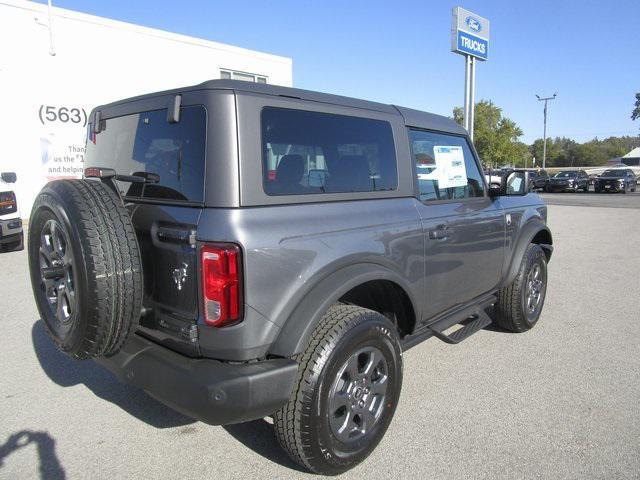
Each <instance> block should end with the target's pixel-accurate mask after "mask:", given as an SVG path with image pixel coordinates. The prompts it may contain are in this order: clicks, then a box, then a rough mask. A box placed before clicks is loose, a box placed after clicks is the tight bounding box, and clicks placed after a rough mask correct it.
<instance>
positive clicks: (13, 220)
mask: <svg viewBox="0 0 640 480" xmlns="http://www.w3.org/2000/svg"><path fill="white" fill-rule="evenodd" d="M14 183H16V174H15V173H12V172H3V173H2V174H0V253H4V252H14V251H17V250H22V249H23V248H24V232H23V231H22V219H21V218H20V210H19V209H18V201H17V199H16V194H15V192H14V189H13V184H14Z"/></svg>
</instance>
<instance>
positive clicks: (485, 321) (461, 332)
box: [428, 310, 491, 344]
mask: <svg viewBox="0 0 640 480" xmlns="http://www.w3.org/2000/svg"><path fill="white" fill-rule="evenodd" d="M471 318H472V320H471V321H469V322H467V323H466V324H465V325H464V326H463V327H461V328H459V329H457V330H456V331H455V332H453V333H451V334H449V335H445V334H444V333H442V332H440V331H438V330H435V329H434V327H428V329H429V330H431V333H432V334H433V335H434V336H436V337H438V338H439V339H440V340H442V341H443V342H446V343H451V344H456V343H460V342H461V341H463V340H464V339H465V338H468V337H470V336H471V335H473V334H474V333H476V332H478V331H479V330H481V329H483V328H484V327H486V326H487V325H489V324H491V319H490V318H489V315H487V314H486V313H485V312H484V310H480V311H479V312H478V313H476V314H475V315H474V316H473V317H471Z"/></svg>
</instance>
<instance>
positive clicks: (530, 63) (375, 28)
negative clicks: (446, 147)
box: [43, 0, 640, 142]
mask: <svg viewBox="0 0 640 480" xmlns="http://www.w3.org/2000/svg"><path fill="white" fill-rule="evenodd" d="M43 3H46V2H43ZM53 3H54V5H55V6H59V7H63V8H68V9H71V10H78V11H81V12H85V13H90V14H94V15H99V16H103V17H108V18H112V19H116V20H122V21H126V22H131V23H136V24H140V25H144V26H148V27H153V28H159V29H163V30H168V31H172V32H177V33H182V34H186V35H192V36H196V37H201V38H205V39H209V40H214V41H218V42H223V43H229V44H232V45H237V46H241V47H245V48H250V49H255V50H261V51H265V52H269V53H275V54H279V55H285V56H288V57H291V58H293V83H294V86H296V87H299V88H305V89H310V90H319V91H324V92H330V93H337V94H341V95H348V96H354V97H359V98H365V99H368V100H376V101H380V102H384V103H395V104H398V105H403V106H407V107H413V108H417V109H420V110H427V111H431V112H435V113H440V114H444V115H451V110H452V108H453V107H454V106H456V105H461V104H462V101H463V82H464V61H463V57H461V56H459V55H455V54H453V53H451V52H450V39H449V35H450V33H449V32H450V25H451V8H452V7H453V6H456V5H460V6H462V7H465V8H467V9H468V10H472V11H474V12H476V13H477V14H479V15H482V16H484V17H486V18H488V19H489V20H490V21H491V37H492V38H491V46H490V57H489V61H488V62H486V63H480V64H479V65H478V67H477V90H476V99H490V100H493V101H494V102H495V103H496V104H497V105H498V106H500V107H502V109H503V113H504V114H505V115H506V116H508V117H510V118H512V119H513V120H515V121H516V123H518V125H520V127H521V128H522V129H523V131H524V136H523V137H522V140H523V141H526V142H531V141H532V140H534V139H535V138H538V137H542V104H541V103H539V102H537V101H536V99H535V96H534V95H535V94H536V93H538V94H540V95H541V96H550V95H551V94H553V93H554V92H556V91H557V92H558V99H557V100H555V101H554V102H552V103H551V104H550V107H549V134H550V135H551V136H568V137H572V138H575V139H576V140H578V141H585V140H588V139H591V138H593V137H594V136H598V137H600V138H603V137H607V136H612V135H624V134H627V135H637V134H638V133H640V121H637V122H632V121H631V119H630V114H631V110H632V108H633V102H634V94H635V92H639V91H640V28H639V27H638V24H639V22H640V1H639V0H614V1H607V2H603V1H590V0H583V1H577V0H571V1H564V0H556V1H548V0H540V1H525V0H517V1H513V0H501V1H498V0H493V1H484V2H483V1H476V0H465V1H464V2H460V3H457V2H455V3H454V2H446V1H427V0H421V1H388V0H387V1H377V0H368V1H362V0H349V1H338V0H323V1H307V0H281V1H277V0H273V1H265V0H262V1H255V2H254V1H242V0H236V1H213V0H196V1H187V0H183V1H180V2H178V1H169V0H153V1H152V0H136V1H131V0H109V1H95V0H53Z"/></svg>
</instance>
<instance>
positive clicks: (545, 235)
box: [500, 219, 553, 288]
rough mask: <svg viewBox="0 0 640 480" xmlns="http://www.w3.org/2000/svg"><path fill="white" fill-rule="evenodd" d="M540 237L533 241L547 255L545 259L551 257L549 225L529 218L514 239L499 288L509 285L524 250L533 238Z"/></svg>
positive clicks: (551, 243)
mask: <svg viewBox="0 0 640 480" xmlns="http://www.w3.org/2000/svg"><path fill="white" fill-rule="evenodd" d="M536 237H537V238H538V239H541V240H542V241H535V242H534V243H536V244H538V245H540V247H542V249H543V250H544V252H545V255H546V256H547V261H549V260H550V259H551V254H552V253H553V237H552V235H551V230H549V227H547V225H546V224H545V223H544V222H542V221H541V220H538V219H536V220H530V221H528V222H527V223H525V224H524V225H523V226H522V228H521V230H520V235H519V236H518V238H517V240H516V241H515V248H514V249H513V253H512V254H511V259H510V260H509V266H508V268H507V270H506V275H504V276H503V281H502V283H501V285H500V287H501V288H504V287H506V286H507V285H510V284H511V283H512V282H513V281H514V280H515V278H516V276H517V275H518V270H519V269H520V260H521V259H522V257H523V255H524V252H525V250H526V249H527V247H528V246H529V244H530V243H532V242H533V240H534V239H536Z"/></svg>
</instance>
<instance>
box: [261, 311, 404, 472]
mask: <svg viewBox="0 0 640 480" xmlns="http://www.w3.org/2000/svg"><path fill="white" fill-rule="evenodd" d="M299 361H300V366H299V368H298V378H297V383H296V386H294V391H293V393H292V395H291V399H290V400H289V402H288V403H287V404H286V405H285V406H284V407H283V408H282V409H281V410H279V411H278V412H276V413H275V414H274V425H275V431H276V436H277V438H278V441H279V443H280V445H281V446H282V448H283V449H284V450H285V451H286V452H287V453H288V454H289V456H290V457H291V458H292V459H293V460H294V461H295V462H296V463H298V464H300V465H301V466H303V467H305V468H307V469H309V470H311V471H312V472H315V473H318V474H324V475H337V474H340V473H342V472H345V471H347V470H349V469H350V468H353V467H354V466H356V465H357V464H359V463H360V462H362V461H363V460H364V459H365V458H367V456H368V455H369V454H370V453H371V452H372V451H373V449H374V448H375V447H376V445H377V444H378V442H379V441H380V440H381V439H382V437H383V436H384V434H385V432H386V430H387V428H388V426H389V424H390V423H391V419H392V418H393V414H394V412H395V409H396V405H397V404H398V399H399V397H400V389H401V386H402V356H401V348H400V342H399V339H398V334H397V331H396V328H395V327H394V325H393V324H392V323H391V322H390V321H389V320H387V319H386V318H385V317H384V316H383V315H381V314H379V313H377V312H374V311H372V310H367V309H365V308H360V307H356V306H352V305H343V304H336V305H333V306H331V307H330V308H329V310H328V311H327V313H326V314H325V315H324V317H323V318H322V320H321V322H320V323H319V325H318V326H317V327H316V329H315V330H314V332H313V334H312V336H311V340H310V341H309V345H308V346H307V348H306V350H305V351H304V353H302V354H301V355H300V357H299Z"/></svg>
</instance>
